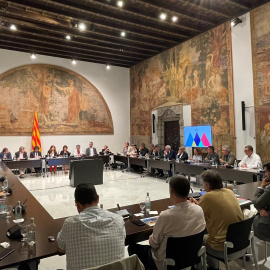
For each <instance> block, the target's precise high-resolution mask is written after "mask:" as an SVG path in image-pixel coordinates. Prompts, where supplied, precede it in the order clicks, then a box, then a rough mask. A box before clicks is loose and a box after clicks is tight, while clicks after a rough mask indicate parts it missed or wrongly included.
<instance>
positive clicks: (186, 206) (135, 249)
mask: <svg viewBox="0 0 270 270" xmlns="http://www.w3.org/2000/svg"><path fill="white" fill-rule="evenodd" d="M189 190H190V183H189V181H188V180H187V179H186V178H185V177H183V176H179V175H175V176H173V177H172V178H171V179H170V182H169V192H170V198H171V200H172V201H173V203H174V204H175V206H174V207H173V208H171V209H167V210H165V211H162V212H161V213H160V215H159V218H158V220H157V223H156V225H155V226H154V229H153V233H152V235H150V237H149V244H150V246H145V245H144V246H143V245H138V244H133V245H130V246H129V247H128V253H129V255H132V254H137V255H138V257H139V259H140V260H141V262H142V263H143V264H144V266H145V269H148V267H149V268H150V269H159V270H162V269H163V260H164V259H165V257H166V246H167V240H168V238H169V237H186V236H190V235H194V234H198V233H200V232H202V231H203V230H204V229H205V220H204V215H203V211H202V209H201V207H199V206H197V205H194V204H191V203H189V202H188V201H187V197H188V194H189ZM195 206H196V207H195Z"/></svg>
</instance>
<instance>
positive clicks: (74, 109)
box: [56, 80, 89, 123]
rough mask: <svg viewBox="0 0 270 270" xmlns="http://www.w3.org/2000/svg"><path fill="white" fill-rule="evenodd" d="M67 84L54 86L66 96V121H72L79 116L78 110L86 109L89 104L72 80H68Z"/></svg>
mask: <svg viewBox="0 0 270 270" xmlns="http://www.w3.org/2000/svg"><path fill="white" fill-rule="evenodd" d="M68 83H69V86H67V87H61V86H59V85H56V87H57V88H58V89H59V90H61V91H63V92H64V93H65V94H66V95H67V96H68V119H67V123H73V122H74V120H75V119H76V118H77V117H78V116H79V113H80V111H87V109H88V108H89V104H88V102H87V98H86V97H85V96H83V95H82V94H81V93H80V92H79V91H78V90H77V89H76V87H75V85H74V81H73V80H68Z"/></svg>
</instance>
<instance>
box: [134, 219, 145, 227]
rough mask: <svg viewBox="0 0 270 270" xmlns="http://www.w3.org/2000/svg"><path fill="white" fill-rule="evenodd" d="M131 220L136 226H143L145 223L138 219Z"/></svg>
mask: <svg viewBox="0 0 270 270" xmlns="http://www.w3.org/2000/svg"><path fill="white" fill-rule="evenodd" d="M131 222H132V223H134V224H136V225H138V226H144V225H145V223H144V222H142V221H141V220H139V219H133V220H131Z"/></svg>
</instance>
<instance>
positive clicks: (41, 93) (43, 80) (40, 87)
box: [0, 64, 113, 135]
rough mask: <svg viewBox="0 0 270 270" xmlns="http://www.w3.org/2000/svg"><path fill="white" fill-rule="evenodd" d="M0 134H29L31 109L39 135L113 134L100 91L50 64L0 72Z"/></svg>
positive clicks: (85, 81)
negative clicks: (37, 124)
mask: <svg viewBox="0 0 270 270" xmlns="http://www.w3.org/2000/svg"><path fill="white" fill-rule="evenodd" d="M0 91H1V95H2V99H1V100H2V101H1V104H0V119H1V122H0V125H1V129H0V135H31V133H32V126H33V119H34V111H37V113H38V121H39V127H40V133H41V134H42V135H69V134H78V135H80V134H113V122H112V117H111V113H110V110H109V108H108V106H107V104H106V102H105V100H104V99H103V97H102V95H101V94H100V92H99V91H98V90H97V89H96V88H95V87H94V86H93V85H92V84H91V83H90V82H89V81H87V80H86V79H85V78H83V77H82V76H80V75H79V74H77V73H75V72H73V71H71V70H68V69H65V68H62V67H58V66H52V65H42V64H37V65H26V66H22V67H18V68H14V69H11V70H9V71H7V72H5V73H3V74H2V75H0Z"/></svg>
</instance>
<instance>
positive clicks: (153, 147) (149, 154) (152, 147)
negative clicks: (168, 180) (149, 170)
mask: <svg viewBox="0 0 270 270" xmlns="http://www.w3.org/2000/svg"><path fill="white" fill-rule="evenodd" d="M154 149H155V146H154V145H153V144H152V143H151V144H149V153H148V156H153V155H154V153H153V151H154Z"/></svg>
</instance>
